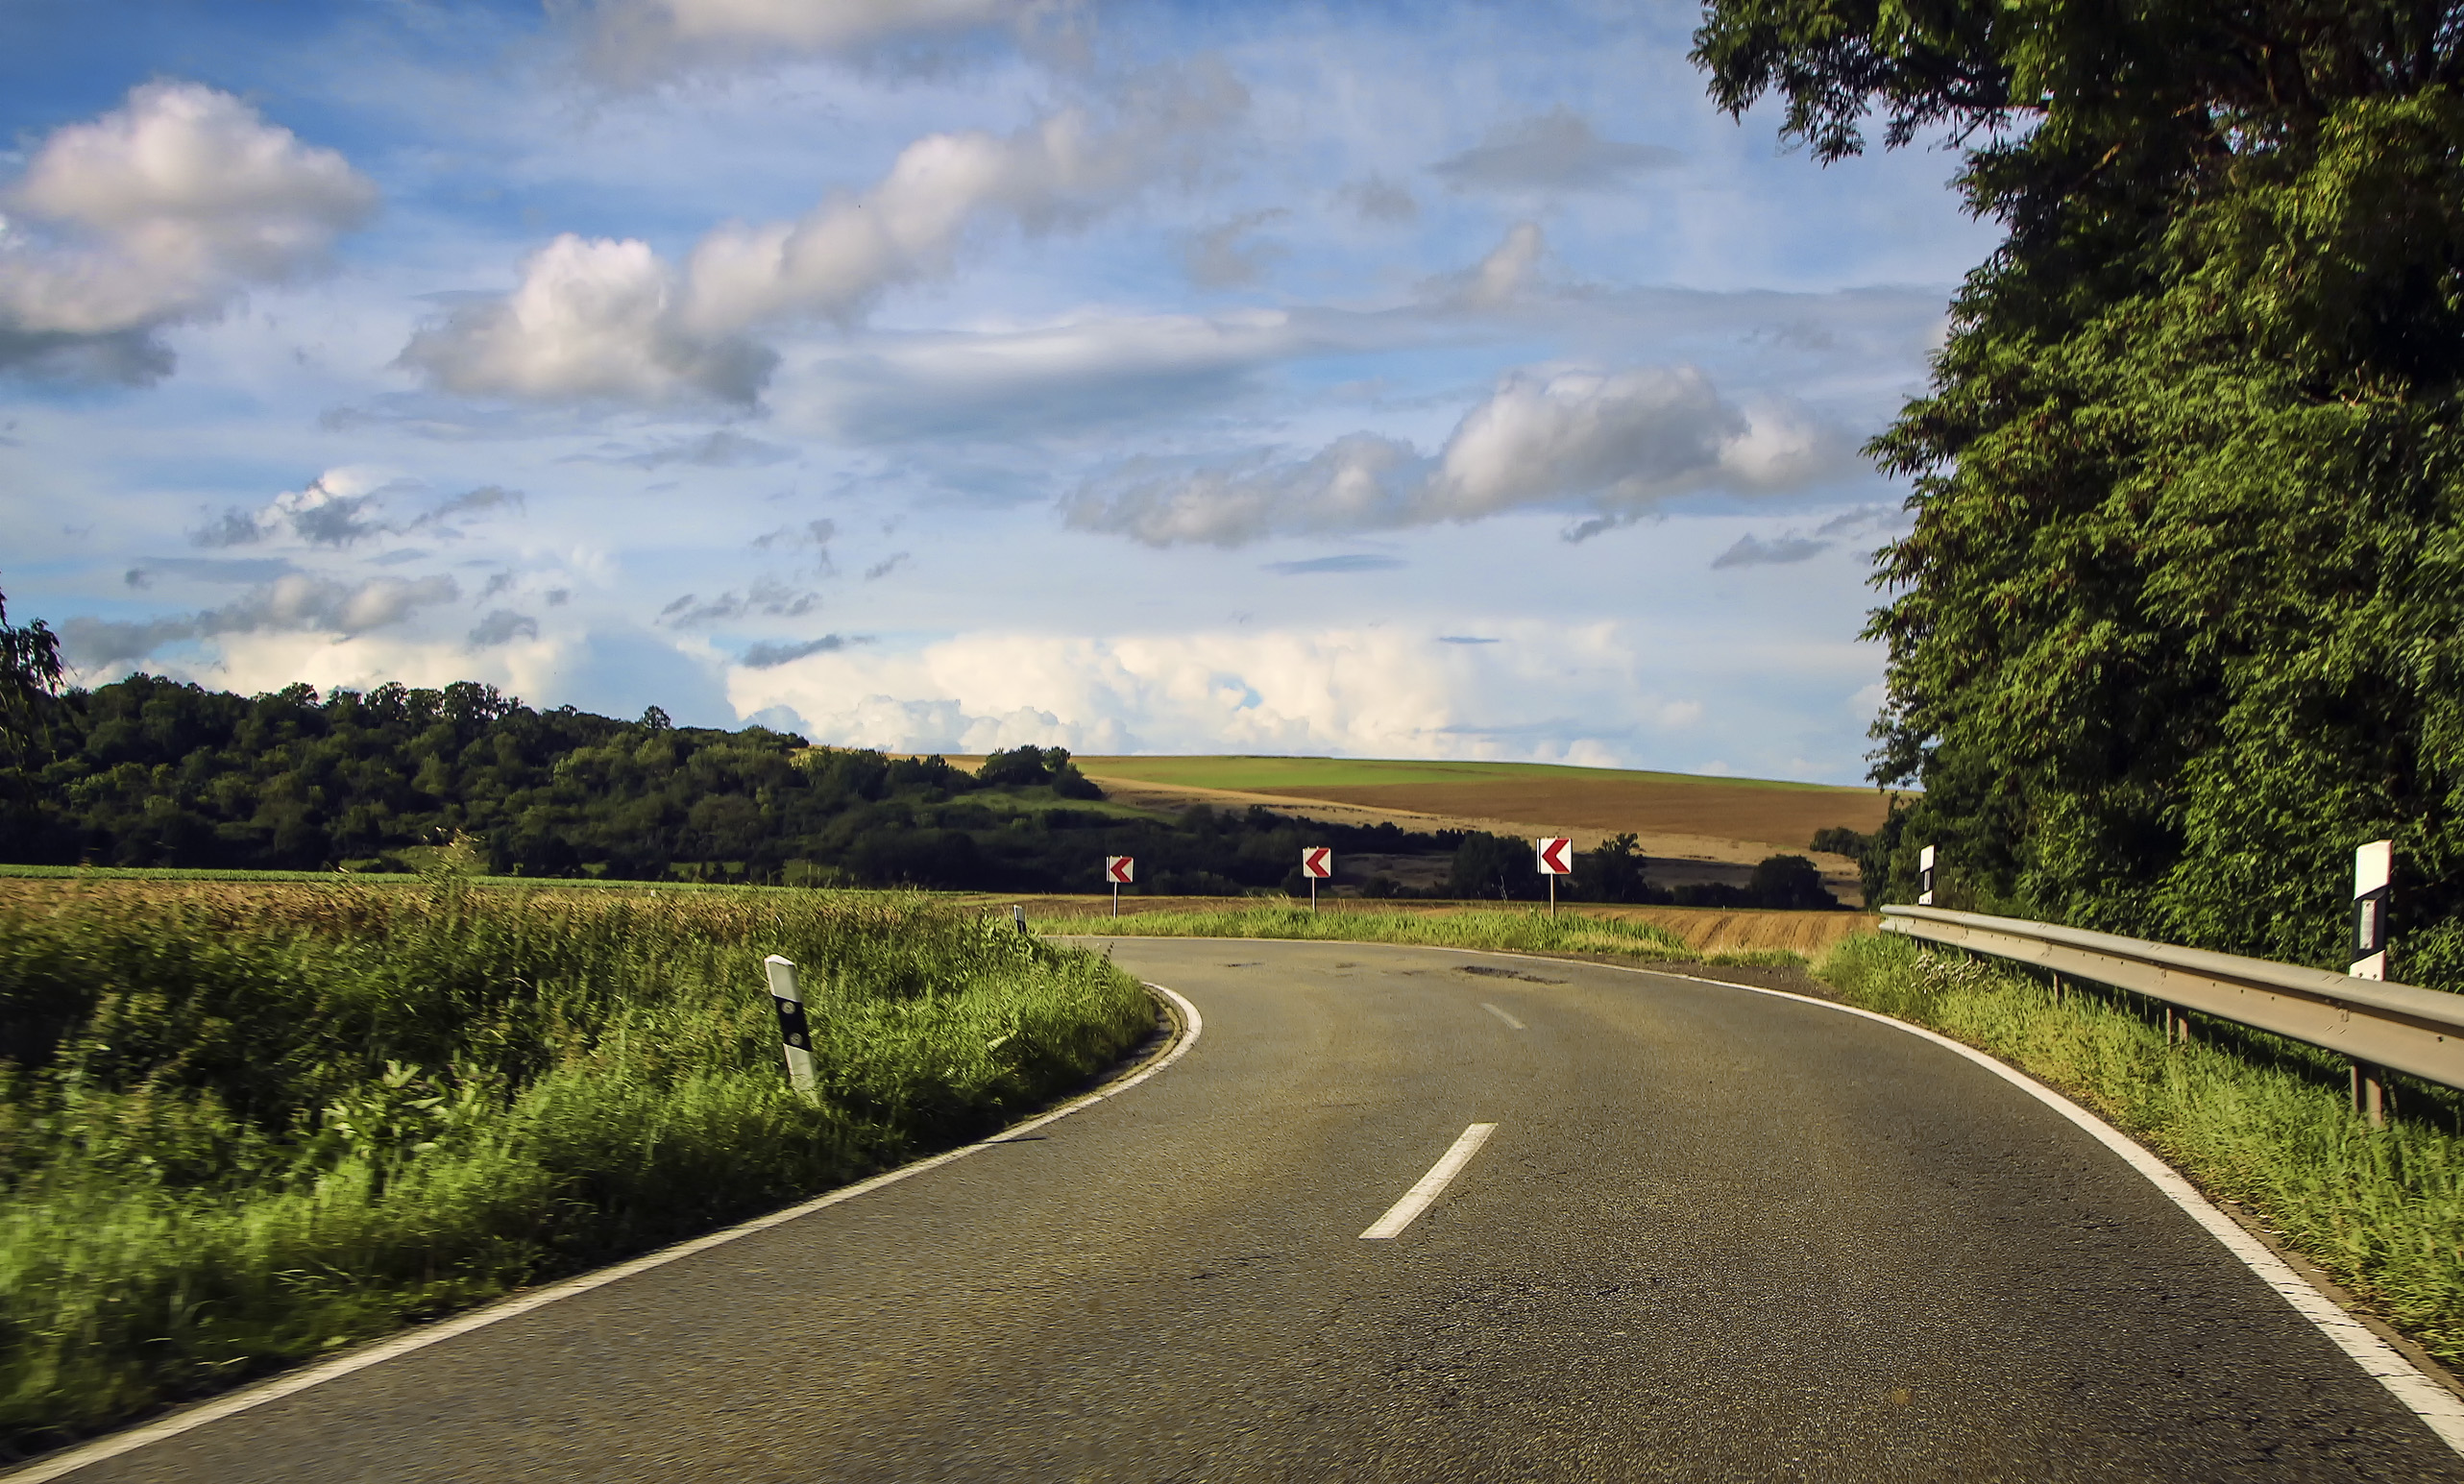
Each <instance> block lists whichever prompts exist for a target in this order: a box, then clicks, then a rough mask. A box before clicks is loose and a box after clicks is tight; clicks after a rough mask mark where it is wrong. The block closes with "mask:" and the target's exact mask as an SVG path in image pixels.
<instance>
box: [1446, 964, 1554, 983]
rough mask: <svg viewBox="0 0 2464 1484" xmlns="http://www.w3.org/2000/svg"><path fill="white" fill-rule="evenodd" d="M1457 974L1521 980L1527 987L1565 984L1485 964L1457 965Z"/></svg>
mask: <svg viewBox="0 0 2464 1484" xmlns="http://www.w3.org/2000/svg"><path fill="white" fill-rule="evenodd" d="M1455 972H1456V973H1460V974H1477V975H1479V976H1480V977H1481V978H1482V979H1520V980H1522V981H1523V982H1524V983H1525V984H1526V985H1562V984H1564V983H1565V981H1564V980H1562V979H1543V978H1541V977H1540V976H1539V975H1537V974H1525V973H1524V972H1523V971H1522V970H1520V969H1496V968H1491V967H1489V966H1488V965H1487V964H1485V963H1461V964H1457V965H1455Z"/></svg>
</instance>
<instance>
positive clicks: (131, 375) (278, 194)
mask: <svg viewBox="0 0 2464 1484" xmlns="http://www.w3.org/2000/svg"><path fill="white" fill-rule="evenodd" d="M0 200H5V205H6V209H7V210H8V212H9V213H10V217H9V218H0V369H14V370H19V371H24V372H27V373H30V374H34V375H49V376H62V375H65V376H84V377H110V378H113V379H119V380H128V381H144V380H150V379H153V378H155V377H159V376H162V375H164V374H165V373H167V372H168V371H169V370H170V369H171V364H172V362H171V355H170V353H169V352H168V351H167V350H165V349H164V348H163V347H162V346H161V345H160V344H159V342H158V341H156V340H155V338H154V336H155V333H156V332H157V331H158V330H160V329H161V328H164V327H166V326H170V325H174V324H178V323H180V322H182V321H187V320H198V319H205V318H210V317H211V316H213V315H214V314H216V313H218V312H219V311H220V310H221V309H222V308H223V307H224V306H225V305H226V304H229V303H230V302H231V300H232V298H233V297H234V296H235V295H237V294H238V293H239V292H240V291H241V290H242V289H244V288H245V287H246V286H247V285H249V284H251V283H274V282H281V281H283V280H288V279H290V278H293V277H295V276H297V275H298V274H300V273H303V272H305V271H307V270H309V269H311V268H314V267H315V266H317V265H318V264H319V263H321V262H322V261H323V260H324V258H325V255H326V253H327V250H328V249H329V247H330V245H331V244H332V242H333V239H334V238H335V237H337V236H339V235H340V234H342V233H343V232H346V231H351V230H352V229H354V228H355V227H357V226H359V225H360V224H361V223H362V222H364V221H366V220H367V218H368V217H369V215H370V214H371V213H372V212H373V211H374V210H375V209H376V207H377V200H378V197H377V188H376V187H375V186H374V185H373V184H371V183H370V182H368V181H367V180H366V179H365V178H364V177H362V176H360V175H359V174H358V173H357V172H356V171H354V170H353V169H352V168H351V165H350V163H349V162H348V161H347V160H345V159H344V158H342V156H341V155H339V154H337V153H335V152H334V151H332V150H328V149H318V148H315V147H312V146H309V145H305V144H303V143H302V142H301V141H300V139H299V137H298V136H297V135H296V134H292V133H291V132H290V131H289V130H287V129H284V128H281V127H280V126H279V125H274V124H269V123H267V122H265V120H264V119H263V118H261V117H260V116H259V115H258V114H257V112H256V110H255V109H251V108H250V107H249V106H248V105H247V104H245V103H242V102H241V101H240V100H238V99H237V98H234V97H232V95H231V94H229V93H225V92H219V91H216V90H215V89H213V88H210V87H205V86H202V85H197V84H194V83H175V82H158V83H148V84H145V85H141V86H139V87H137V88H135V89H134V90H133V91H131V92H130V94H129V96H128V99H127V101H126V102H125V103H124V104H123V105H122V106H121V107H120V108H118V109H114V110H112V111H111V112H110V113H106V114H104V115H103V116H102V117H101V118H98V119H95V120H94V121H92V122H90V123H83V124H70V125H67V126H65V127H63V128H61V129H59V130H57V131H55V132H54V133H53V134H51V135H50V137H49V138H47V139H45V140H44V141H43V142H42V143H41V145H40V146H38V147H37V149H36V151H35V153H34V157H33V158H32V160H31V161H30V162H29V163H28V165H27V167H26V171H25V174H24V175H23V176H22V177H21V178H20V179H19V180H18V181H17V182H16V183H15V185H13V186H12V187H11V188H10V189H9V191H8V192H7V193H6V196H5V198H0ZM29 224H31V226H30V225H29Z"/></svg>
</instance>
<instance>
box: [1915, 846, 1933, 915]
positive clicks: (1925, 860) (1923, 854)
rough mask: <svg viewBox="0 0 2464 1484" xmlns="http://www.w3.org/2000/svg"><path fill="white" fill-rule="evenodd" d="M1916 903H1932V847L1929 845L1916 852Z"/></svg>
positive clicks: (1921, 904)
mask: <svg viewBox="0 0 2464 1484" xmlns="http://www.w3.org/2000/svg"><path fill="white" fill-rule="evenodd" d="M1916 905H1917V906H1919V907H1931V906H1933V905H1934V847H1933V846H1931V845H1927V846H1926V847H1925V848H1924V849H1922V850H1919V851H1917V852H1916Z"/></svg>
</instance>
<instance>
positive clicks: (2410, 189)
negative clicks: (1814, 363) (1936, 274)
mask: <svg viewBox="0 0 2464 1484" xmlns="http://www.w3.org/2000/svg"><path fill="white" fill-rule="evenodd" d="M1695 57H1696V61H1698V62H1699V63H1700V64H1701V65H1702V66H1703V67H1704V68H1705V69H1706V71H1707V72H1708V73H1709V74H1710V78H1711V91H1712V94H1713V96H1714V98H1715V99H1716V100H1717V101H1718V102H1719V103H1720V105H1721V106H1723V107H1724V108H1726V109H1729V110H1730V111H1731V112H1734V113H1742V112H1743V111H1744V109H1746V108H1747V107H1749V106H1750V105H1752V104H1753V103H1755V102H1756V101H1757V100H1759V99H1761V98H1763V97H1764V96H1766V95H1776V96H1777V98H1778V99H1779V100H1780V101H1781V102H1782V104H1783V106H1784V109H1785V114H1784V119H1785V121H1784V124H1783V126H1782V127H1783V133H1784V134H1785V135H1786V136H1788V137H1789V138H1791V139H1793V140H1795V141H1798V142H1801V143H1802V144H1803V145H1805V146H1806V147H1808V148H1809V149H1810V151H1811V152H1812V153H1813V155H1814V156H1815V157H1816V158H1818V160H1821V161H1823V162H1825V163H1828V162H1831V161H1834V160H1837V159H1840V158H1844V157H1846V156H1850V155H1854V154H1857V153H1859V152H1860V151H1861V150H1862V149H1863V148H1864V147H1865V142H1866V141H1865V138H1864V130H1865V129H1866V127H1868V125H1869V124H1871V123H1873V122H1874V121H1877V120H1878V121H1879V123H1880V127H1881V130H1882V134H1883V138H1884V141H1885V142H1886V143H1887V144H1889V145H1893V146H1896V145H1902V144H1907V143H1910V142H1913V141H1915V140H1916V139H1918V138H1920V137H1932V136H1937V135H1946V136H1947V137H1948V138H1949V139H1950V140H1952V141H1953V142H1954V143H1955V144H1956V145H1957V146H1958V147H1959V148H1961V149H1962V150H1963V151H1964V156H1963V161H1962V168H1961V170H1960V173H1959V177H1958V183H1959V185H1960V188H1961V189H1962V190H1963V191H1964V194H1965V198H1966V201H1967V203H1968V206H1969V207H1970V208H1971V209H1972V210H1974V211H1975V212H1977V213H1978V214H1980V215H1982V216H1986V217H1988V218H1990V219H1992V220H1994V221H1997V222H1999V223H2000V224H2001V225H2002V226H2003V227H2004V228H2005V229H2006V235H2005V238H2004V241H2003V244H2002V246H2001V248H2000V249H1999V250H1998V251H1997V252H1996V253H1995V254H1994V255H1992V257H1991V258H1989V259H1988V261H1987V262H1986V263H1984V264H1983V265H1982V266H1980V267H1979V268H1977V269H1976V270H1975V271H1974V272H1973V273H1971V274H1970V275H1969V277H1968V280H1967V282H1966V284H1965V285H1964V288H1963V290H1962V291H1961V293H1960V294H1959V296H1958V297H1957V299H1956V300H1955V302H1954V304H1953V305H1952V311H1951V328H1950V334H1949V338H1948V340H1947V342H1946V344H1945V345H1944V347H1943V349H1942V351H1941V353H1939V356H1938V358H1937V360H1936V362H1935V366H1934V374H1933V380H1932V386H1931V388H1930V392H1929V394H1928V395H1927V396H1925V397H1923V398H1920V399H1919V400H1917V401H1912V402H1911V403H1909V404H1908V406H1907V407H1906V408H1905V409H1904V410H1903V412H1902V414H1901V416H1900V418H1899V420H1898V421H1897V422H1896V423H1895V424H1894V425H1893V426H1891V428H1890V429H1889V430H1888V431H1886V432H1885V433H1883V434H1882V435H1881V436H1880V437H1878V438H1876V439H1875V440H1874V441H1873V443H1872V444H1871V445H1870V446H1869V448H1868V451H1869V452H1870V453H1871V454H1873V456H1874V457H1875V458H1876V459H1877V461H1878V462H1879V463H1880V465H1881V466H1882V467H1883V469H1884V470H1885V471H1886V472H1889V473H1892V474H1901V475H1905V476H1908V477H1910V478H1911V480H1912V484H1913V491H1914V493H1913V494H1912V496H1911V498H1910V500H1909V506H1910V508H1911V510H1912V511H1913V512H1914V514H1915V528H1914V530H1913V531H1912V532H1911V533H1910V534H1909V535H1908V536H1906V537H1905V538H1903V539H1901V540H1899V541H1896V542H1894V543H1892V544H1891V546H1889V547H1885V548H1884V549H1883V550H1882V551H1881V552H1880V553H1878V561H1879V570H1878V572H1877V576H1876V579H1875V580H1876V582H1877V585H1879V586H1881V587H1883V588H1884V590H1885V594H1886V600H1885V602H1884V605H1883V606H1882V607H1880V608H1878V609H1877V610H1875V612H1874V614H1873V616H1872V620H1871V622H1870V624H1869V625H1868V628H1867V630H1866V632H1867V635H1868V637H1872V638H1877V639H1880V640H1883V641H1884V642H1886V643H1887V644H1888V645H1889V648H1890V680H1889V696H1888V699H1887V701H1886V703H1885V706H1884V709H1883V713H1882V716H1881V717H1880V718H1879V719H1878V720H1877V721H1876V723H1875V728H1874V735H1875V737H1876V739H1877V741H1878V742H1879V746H1878V748H1877V750H1876V752H1875V753H1874V755H1873V763H1874V766H1873V774H1872V776H1873V777H1874V780H1875V781H1876V782H1877V783H1879V784H1882V785H1885V786H1891V785H1898V784H1904V783H1907V782H1911V781H1915V782H1920V783H1921V784H1922V786H1923V790H1924V791H1923V794H1922V796H1921V797H1919V798H1917V799H1916V800H1915V801H1914V802H1913V803H1912V804H1911V806H1910V807H1909V808H1907V809H1906V810H1905V811H1904V812H1898V813H1895V814H1894V815H1893V817H1892V819H1891V823H1890V825H1889V827H1888V828H1887V829H1886V830H1885V832H1884V836H1883V839H1882V840H1881V841H1880V842H1879V844H1880V845H1881V847H1882V848H1885V849H1887V851H1888V857H1887V865H1888V884H1889V888H1890V895H1891V898H1892V899H1894V900H1901V901H1905V900H1908V899H1910V898H1911V897H1912V896H1913V894H1914V875H1915V853H1916V850H1917V847H1918V846H1919V845H1922V844H1925V843H1929V842H1930V843H1933V844H1936V845H1938V846H1939V847H1940V849H1941V851H1942V857H1943V861H1944V863H1945V870H1944V875H1945V879H1946V881H1947V882H1949V883H1950V885H1951V887H1952V888H1953V889H1954V890H1955V892H1956V893H1957V895H1958V896H1959V897H1960V899H1961V900H1962V901H1964V902H1965V903H1967V904H1969V905H1973V906H1976V907H1978V908H1981V909H1984V910H1988V911H1992V910H2001V911H2007V912H2018V913H2022V914H2026V915H2032V916H2039V917H2047V918H2055V919H2061V920H2066V921H2070V922H2074V923H2077V924H2079V925H2082V926H2086V927H2095V928H2103V929H2108V930H2113V931H2121V932H2128V933H2133V934H2137V935H2141V936H2146V937H2160V938H2169V939H2173V940H2178V941H2185V942H2190V943H2196V944H2201V945H2205V946H2210V947H2217V948H2224V949H2229V950H2233V951H2238V952H2245V953H2255V954H2261V955H2264V956H2267V957H2270V958H2279V959H2288V960H2292V961H2306V962H2311V963H2317V964H2322V965H2331V966H2336V967H2341V966H2342V963H2343V958H2342V955H2341V943H2342V934H2343V928H2344V917H2345V912H2344V898H2345V895H2346V892H2347V889H2348V888H2349V886H2350V876H2351V867H2352V851H2353V847H2354V845H2356V844H2358V843H2360V842H2362V841H2365V840H2370V839H2380V838H2392V839H2394V840H2395V841H2396V854H2397V862H2398V872H2399V874H2398V881H2397V909H2396V910H2397V913H2398V915H2397V918H2396V927H2397V929H2398V932H2399V937H2398V961H2397V963H2396V965H2395V972H2396V977H2399V978H2402V979H2404V980H2408V981H2410V982H2413V983H2417V984H2423V983H2426V984H2433V985H2441V986H2443V987H2464V874H2460V873H2459V869H2458V867H2459V864H2464V863H2459V850H2460V849H2464V828H2459V823H2458V808H2457V806H2458V804H2459V803H2464V521H2460V520H2459V509H2458V499H2459V493H2464V484H2460V483H2459V481H2460V480H2464V402H2460V401H2459V397H2458V383H2459V377H2464V96H2459V92H2458V89H2459V87H2460V86H2464V6H2456V5H2418V4H2389V3H2375V0H2277V3H2246V4H2195V3H2187V0H2155V3H2153V4H2149V5H2145V6H2138V7H2109V6H2084V5H2077V4H2068V3H2061V0H2045V3H2032V4H2022V5H2010V4H2002V3H1988V0H1916V3H1915V4H1903V3H1891V4H1883V3H1880V0H1711V3H1710V4H1709V5H1708V7H1707V8H1706V11H1705V16H1704V22H1703V25H1702V28H1701V29H1700V30H1699V31H1698V32H1697V33H1696V52H1695Z"/></svg>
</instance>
